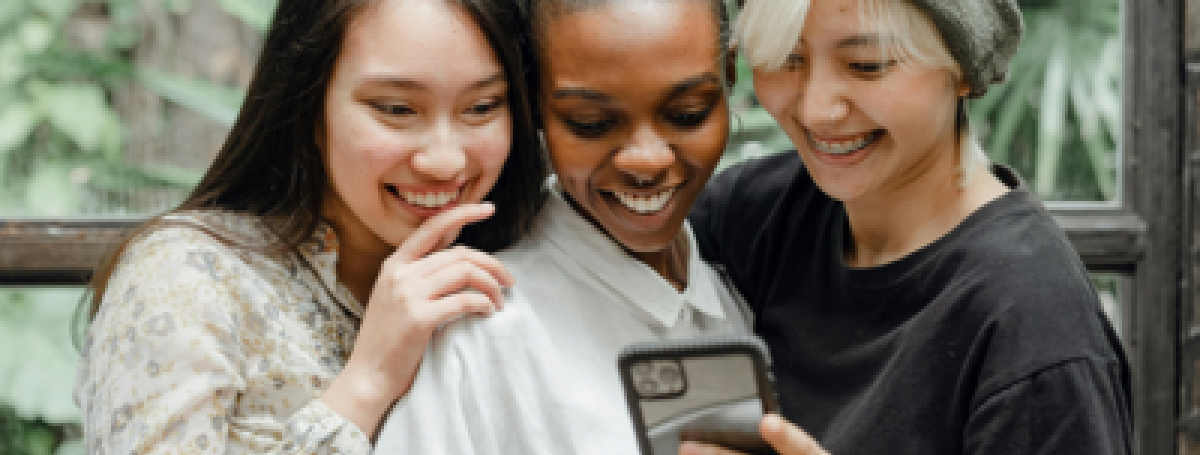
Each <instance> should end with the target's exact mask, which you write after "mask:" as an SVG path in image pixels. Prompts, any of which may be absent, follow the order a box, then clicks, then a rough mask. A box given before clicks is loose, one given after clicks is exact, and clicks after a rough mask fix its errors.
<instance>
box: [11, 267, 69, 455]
mask: <svg viewBox="0 0 1200 455" xmlns="http://www.w3.org/2000/svg"><path fill="white" fill-rule="evenodd" d="M80 296H81V291H80V290H78V289H36V290H35V289H0V346H4V349H0V453H6V454H7V453H14V454H21V453H27V454H46V455H50V454H55V453H59V454H62V453H65V452H63V450H64V449H63V447H66V449H65V450H68V451H74V452H72V453H82V451H81V450H78V448H79V446H78V444H77V443H73V444H71V445H65V446H64V444H62V443H63V442H66V441H67V440H73V439H75V438H78V433H79V431H78V424H77V422H78V421H79V410H78V409H76V407H75V404H74V402H73V400H72V395H71V387H72V384H73V382H74V380H75V367H76V363H77V359H76V353H75V348H74V346H73V345H72V344H71V336H70V327H71V322H72V317H73V316H74V313H75V309H76V303H77V302H78V301H79V298H80ZM6 444H7V446H6ZM56 450H57V452H56Z"/></svg>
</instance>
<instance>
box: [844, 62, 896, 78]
mask: <svg viewBox="0 0 1200 455" xmlns="http://www.w3.org/2000/svg"><path fill="white" fill-rule="evenodd" d="M893 66H896V61H895V60H888V61H883V62H868V63H861V62H856V63H851V64H850V68H853V69H854V70H855V71H858V72H861V73H867V74H871V75H879V74H883V73H884V72H886V71H887V70H889V69H891V68H892V67H893Z"/></svg>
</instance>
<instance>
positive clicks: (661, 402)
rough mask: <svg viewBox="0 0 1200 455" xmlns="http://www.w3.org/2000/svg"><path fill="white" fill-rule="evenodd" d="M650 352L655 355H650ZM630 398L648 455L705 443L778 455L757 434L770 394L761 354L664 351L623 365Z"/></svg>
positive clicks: (671, 452)
mask: <svg viewBox="0 0 1200 455" xmlns="http://www.w3.org/2000/svg"><path fill="white" fill-rule="evenodd" d="M650 351H653V349H651V350H650ZM622 367H623V368H624V371H623V374H622V376H623V379H624V380H625V382H626V395H627V397H629V399H630V407H631V411H633V412H635V413H636V415H635V417H634V420H635V424H636V426H637V427H638V431H639V432H641V433H642V436H640V437H641V438H642V441H641V443H642V445H643V453H647V450H646V449H647V447H646V446H647V445H648V446H649V449H650V450H649V452H648V453H649V454H650V455H668V454H669V455H675V454H678V453H679V442H680V441H681V440H682V441H689V440H690V441H702V442H708V443H712V444H716V445H721V446H724V447H727V448H730V449H734V450H738V451H741V452H745V453H747V454H773V453H775V452H774V451H773V450H771V448H770V446H769V445H767V444H766V442H765V441H763V440H762V437H761V436H760V435H759V433H758V425H759V422H760V421H761V420H762V416H763V412H764V410H766V409H773V408H774V403H773V400H772V401H771V402H770V403H768V405H769V406H770V407H767V406H764V403H763V400H762V398H761V397H763V396H765V394H770V393H771V392H770V390H769V384H767V383H766V380H765V365H764V361H763V360H762V358H761V354H758V353H756V352H754V351H753V350H747V349H740V350H739V349H732V350H728V349H726V350H722V349H717V350H711V349H710V350H692V351H691V352H689V350H687V349H682V350H680V349H672V348H669V347H666V348H662V349H661V350H660V351H659V352H656V353H655V352H649V351H645V350H644V351H643V352H642V353H641V354H639V355H637V356H633V357H632V358H628V359H625V360H623V361H622Z"/></svg>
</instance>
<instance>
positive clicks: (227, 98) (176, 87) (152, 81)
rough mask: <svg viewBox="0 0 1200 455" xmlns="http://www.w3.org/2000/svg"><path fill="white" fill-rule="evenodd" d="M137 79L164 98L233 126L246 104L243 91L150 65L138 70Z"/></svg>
mask: <svg viewBox="0 0 1200 455" xmlns="http://www.w3.org/2000/svg"><path fill="white" fill-rule="evenodd" d="M137 78H138V80H139V81H141V82H142V83H143V84H145V86H146V87H148V88H150V89H151V90H154V91H155V92H157V93H158V94H159V95H162V96H163V98H166V99H168V100H171V101H172V102H174V103H176V104H179V105H181V106H184V107H186V108H189V109H192V110H194V111H196V112H199V113H200V114H202V115H204V116H206V117H208V118H209V119H212V120H213V121H215V122H217V123H220V124H222V125H225V126H230V125H233V121H234V120H236V119H237V112H238V108H239V107H241V104H242V96H243V93H242V91H241V90H239V89H235V88H231V87H226V86H223V85H220V84H215V83H212V82H207V81H201V80H196V79H185V78H182V77H179V76H176V75H173V74H167V73H164V72H162V71H158V70H153V69H149V68H140V69H138V70H137Z"/></svg>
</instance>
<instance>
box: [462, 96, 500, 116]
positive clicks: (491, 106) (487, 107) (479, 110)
mask: <svg viewBox="0 0 1200 455" xmlns="http://www.w3.org/2000/svg"><path fill="white" fill-rule="evenodd" d="M506 103H507V102H506V100H505V99H503V98H496V99H488V100H483V101H480V102H478V103H475V105H473V106H471V107H469V108H467V112H466V113H467V114H470V115H487V114H490V113H492V112H494V111H496V110H498V109H500V108H502V107H504V105H505V104H506Z"/></svg>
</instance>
